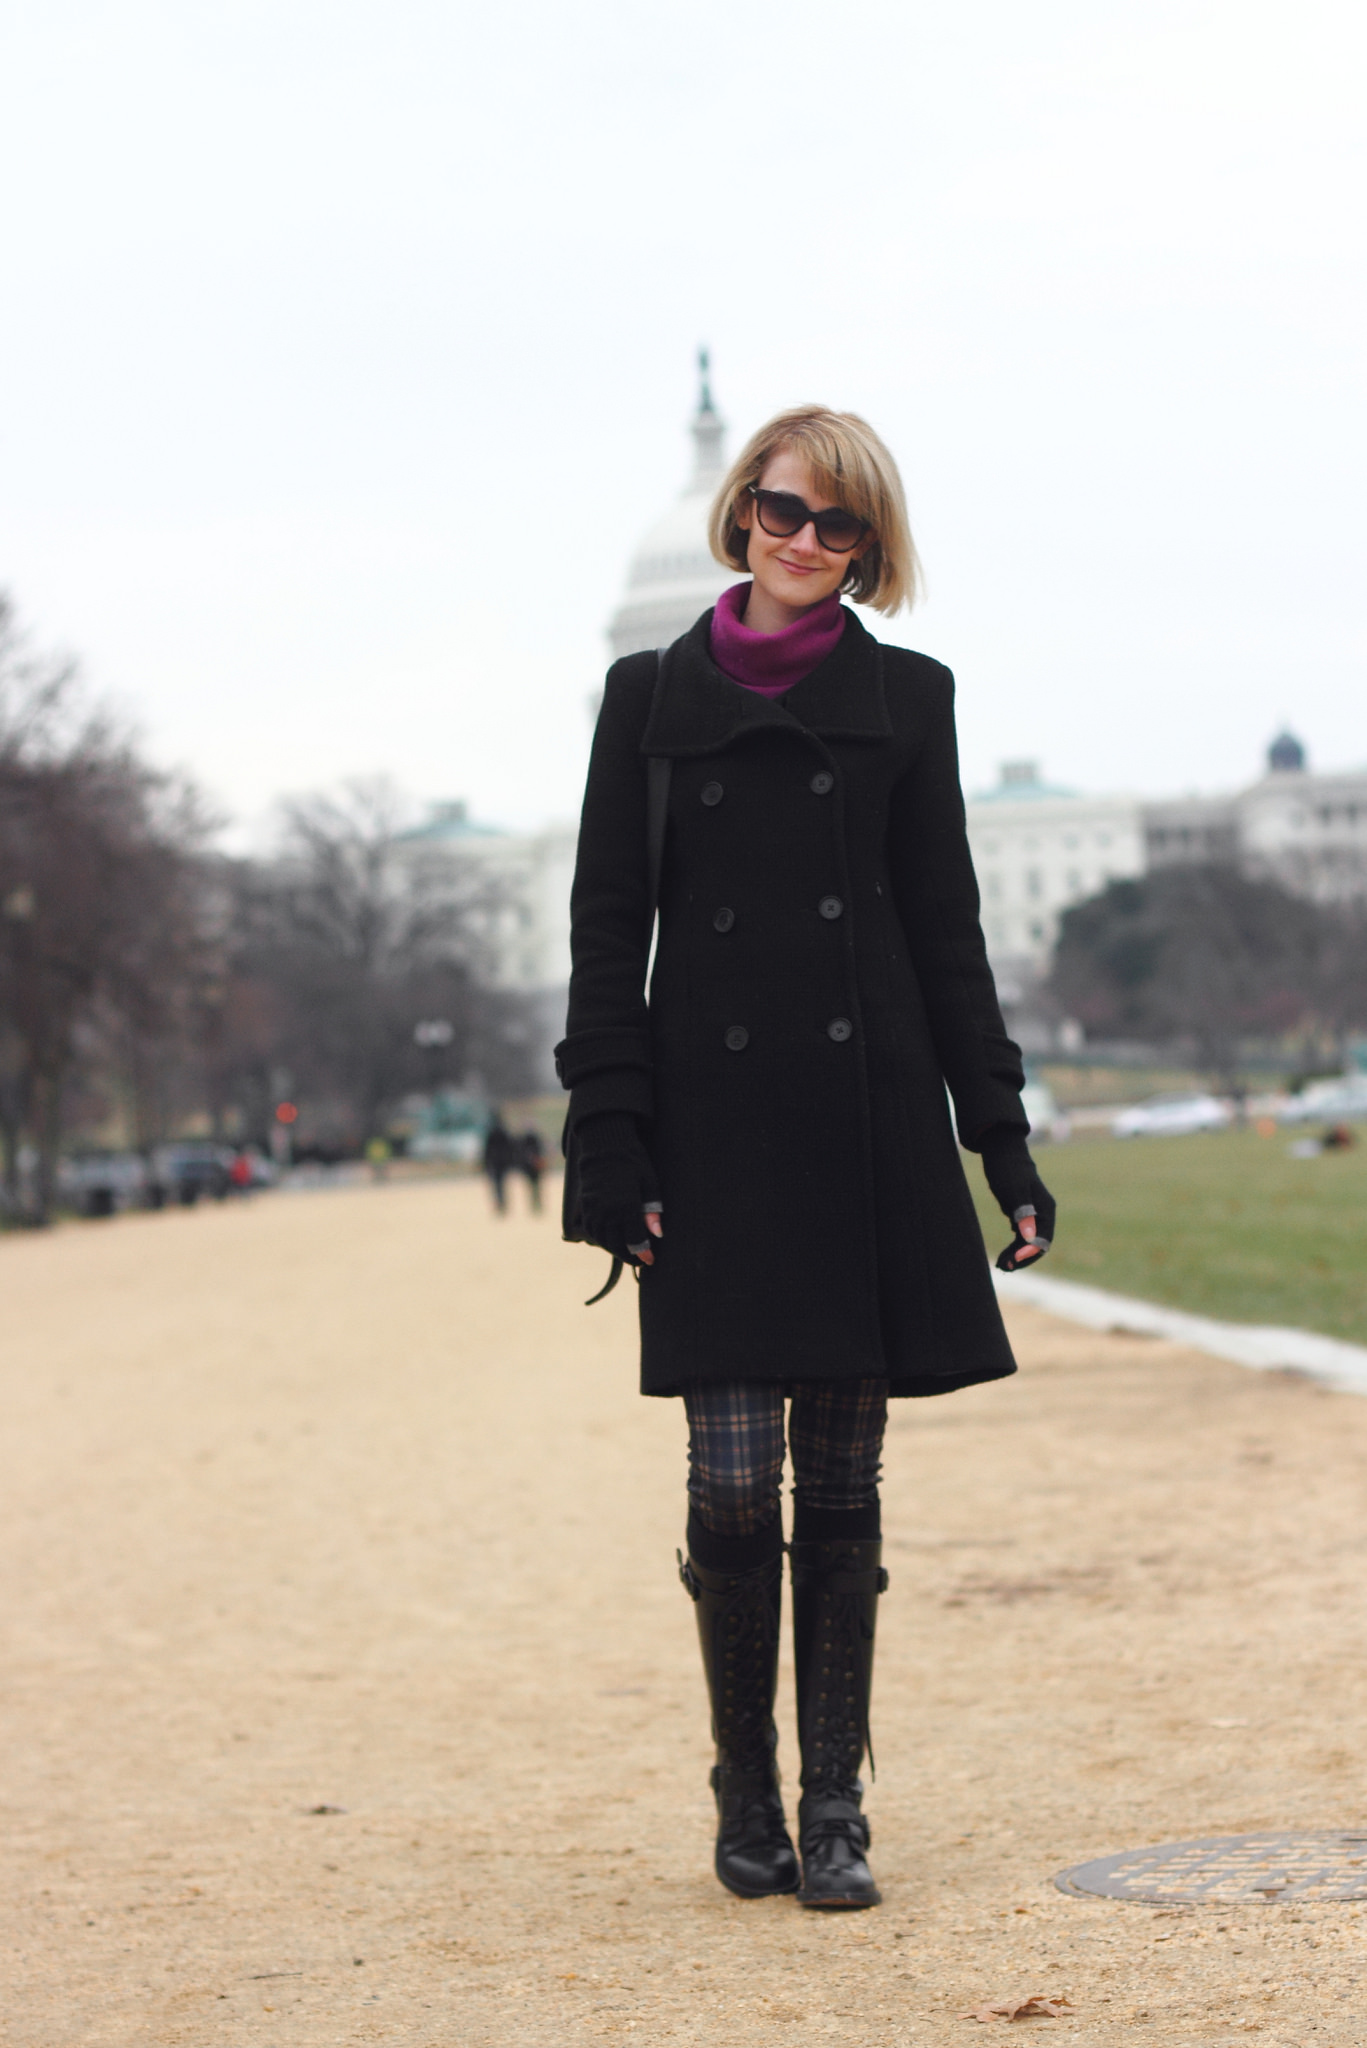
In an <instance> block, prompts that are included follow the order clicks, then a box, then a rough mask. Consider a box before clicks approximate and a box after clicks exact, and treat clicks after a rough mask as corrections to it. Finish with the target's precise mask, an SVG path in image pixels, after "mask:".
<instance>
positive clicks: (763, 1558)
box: [688, 1507, 783, 1572]
mask: <svg viewBox="0 0 1367 2048" xmlns="http://www.w3.org/2000/svg"><path fill="white" fill-rule="evenodd" d="M688 1554H689V1556H690V1557H691V1558H693V1559H694V1561H695V1562H696V1563H697V1564H700V1565H702V1567H703V1568H704V1570H705V1571H709V1572H753V1571H756V1570H758V1568H759V1566H760V1565H762V1564H768V1563H769V1562H770V1561H771V1559H773V1558H775V1557H780V1556H782V1554H783V1517H782V1515H775V1516H774V1517H773V1519H772V1521H768V1522H766V1523H765V1524H764V1526H763V1528H762V1529H756V1530H755V1532H754V1534H753V1535H751V1536H718V1535H717V1533H716V1531H715V1530H714V1529H709V1528H708V1526H707V1524H706V1522H704V1521H703V1519H702V1517H701V1516H700V1515H699V1513H698V1510H697V1509H696V1508H694V1507H690V1509H689V1510H688Z"/></svg>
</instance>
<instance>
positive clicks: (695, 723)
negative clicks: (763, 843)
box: [641, 609, 892, 755]
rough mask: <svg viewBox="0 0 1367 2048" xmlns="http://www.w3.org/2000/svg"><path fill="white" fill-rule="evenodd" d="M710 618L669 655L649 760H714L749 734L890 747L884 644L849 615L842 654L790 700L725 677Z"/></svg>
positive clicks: (646, 741) (837, 651)
mask: <svg viewBox="0 0 1367 2048" xmlns="http://www.w3.org/2000/svg"><path fill="white" fill-rule="evenodd" d="M711 624H712V614H711V612H710V611H707V612H704V613H703V615H702V617H701V618H700V619H699V620H698V621H697V623H696V625H693V626H690V628H689V630H688V631H687V633H685V634H684V636H683V638H682V639H681V640H676V641H675V642H674V645H673V646H672V647H670V648H669V649H667V650H666V653H665V656H664V660H663V661H662V662H661V664H660V673H659V676H658V678H657V679H656V683H655V692H654V695H653V697H652V699H651V704H650V715H649V717H648V718H647V719H646V726H645V731H644V733H643V734H642V736H641V752H642V753H643V754H667V755H688V754H710V753H714V752H716V750H717V749H718V748H720V747H724V746H727V745H728V744H729V743H730V742H731V741H732V740H733V739H736V738H737V737H739V735H740V734H742V733H747V732H753V731H759V730H761V729H764V728H773V727H777V728H779V729H780V730H785V731H788V732H791V731H793V730H794V729H795V728H796V730H798V731H799V732H808V733H814V734H818V735H819V736H820V737H821V738H822V739H842V740H844V739H854V740H884V739H891V737H892V722H891V720H890V719H889V717H888V708H887V703H886V701H885V699H884V696H883V658H882V652H881V649H880V648H879V644H878V642H877V641H876V640H875V639H874V637H873V635H872V634H871V633H869V632H867V631H866V630H865V628H864V627H863V626H862V625H861V624H860V622H859V620H858V619H857V618H856V617H855V615H854V613H853V612H852V611H849V610H848V609H847V610H846V612H845V631H844V634H843V636H842V638H841V641H840V644H839V646H838V647H836V648H834V649H833V650H832V652H831V653H830V654H828V655H827V656H826V659H825V660H824V661H822V662H819V663H818V664H817V666H816V667H815V668H814V669H813V670H812V672H811V674H810V675H807V676H804V677H803V678H802V681H801V682H800V683H794V685H793V687H792V689H791V690H789V691H788V693H787V695H786V696H784V697H781V698H778V697H761V696H758V695H757V694H756V692H755V691H754V690H747V689H744V688H743V687H742V686H741V684H739V683H733V682H732V680H731V678H730V676H725V675H723V674H722V672H721V670H720V669H719V668H718V667H717V664H716V663H715V662H714V661H713V659H712V655H711V652H710V644H709V633H710V628H711Z"/></svg>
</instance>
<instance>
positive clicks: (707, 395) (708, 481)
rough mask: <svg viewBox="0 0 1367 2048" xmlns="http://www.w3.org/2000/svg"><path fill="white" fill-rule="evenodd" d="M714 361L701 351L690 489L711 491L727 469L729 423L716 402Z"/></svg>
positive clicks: (699, 353)
mask: <svg viewBox="0 0 1367 2048" xmlns="http://www.w3.org/2000/svg"><path fill="white" fill-rule="evenodd" d="M711 367H712V359H711V356H710V354H709V352H708V351H707V349H705V348H700V349H699V350H698V410H697V411H696V412H695V413H694V415H693V425H692V434H693V446H694V449H695V451H696V453H695V455H694V461H693V481H692V483H691V484H690V485H689V489H690V490H693V491H710V490H711V489H712V488H713V486H714V485H715V484H717V483H719V482H720V481H721V476H722V472H723V470H724V469H725V467H726V462H725V459H724V457H723V455H722V445H721V444H722V437H723V435H724V434H725V432H726V422H725V421H724V420H723V419H722V417H721V414H720V413H719V412H718V411H717V409H716V407H715V406H714V405H713V403H712V380H711Z"/></svg>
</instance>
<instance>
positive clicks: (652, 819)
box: [584, 647, 674, 1308]
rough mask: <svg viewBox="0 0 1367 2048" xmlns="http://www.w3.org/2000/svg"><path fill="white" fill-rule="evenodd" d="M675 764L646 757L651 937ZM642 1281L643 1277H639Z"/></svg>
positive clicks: (617, 1267) (659, 654)
mask: <svg viewBox="0 0 1367 2048" xmlns="http://www.w3.org/2000/svg"><path fill="white" fill-rule="evenodd" d="M655 661H656V664H657V668H656V672H657V674H660V675H663V673H664V665H665V651H664V649H663V647H657V648H656V649H655ZM673 767H674V763H673V762H672V761H671V760H670V759H669V757H668V756H667V755H661V754H648V755H647V756H646V874H647V875H648V876H649V878H650V916H649V918H648V920H647V922H646V932H647V936H649V935H650V934H651V933H653V931H654V929H655V919H656V917H657V915H658V914H659V909H660V876H661V875H662V873H663V872H664V864H665V822H666V820H667V819H668V816H669V781H670V773H671V771H672V769H673ZM621 1277H622V1261H621V1260H620V1259H614V1260H613V1262H612V1269H611V1271H610V1272H609V1274H608V1277H607V1279H606V1280H605V1281H604V1283H603V1285H602V1286H601V1287H600V1288H599V1290H598V1292H597V1293H596V1294H591V1295H590V1296H589V1298H588V1300H587V1301H586V1302H585V1303H584V1306H585V1308H592V1307H593V1304H594V1303H595V1302H596V1301H601V1300H602V1299H603V1296H604V1295H605V1294H611V1292H612V1290H613V1288H614V1287H615V1286H616V1285H617V1282H618V1281H619V1280H620V1279H621ZM638 1277H639V1276H638Z"/></svg>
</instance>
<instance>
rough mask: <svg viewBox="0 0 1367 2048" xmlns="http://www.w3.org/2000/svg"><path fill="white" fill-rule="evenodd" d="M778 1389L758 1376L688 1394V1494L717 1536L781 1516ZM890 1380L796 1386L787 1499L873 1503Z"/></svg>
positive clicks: (748, 1532)
mask: <svg viewBox="0 0 1367 2048" xmlns="http://www.w3.org/2000/svg"><path fill="white" fill-rule="evenodd" d="M784 1391H785V1390H784V1388H783V1387H782V1386H776V1385H773V1384H770V1383H767V1382H764V1381H760V1380H738V1381H735V1382H732V1383H730V1384H728V1385H724V1386H709V1385H703V1384H701V1383H699V1384H695V1385H693V1386H690V1387H685V1389H684V1408H685V1410H686V1412H687V1415H688V1497H689V1500H690V1501H691V1503H692V1505H693V1507H694V1508H695V1509H696V1510H697V1512H698V1515H699V1517H700V1518H701V1520H702V1522H703V1524H704V1526H705V1527H706V1528H708V1529H710V1530H711V1531H712V1533H713V1534H714V1535H715V1536H752V1535H754V1533H755V1532H756V1530H758V1529H763V1528H766V1527H767V1526H768V1524H769V1523H770V1522H771V1521H772V1520H773V1518H774V1516H775V1515H776V1514H777V1513H778V1512H779V1488H780V1483H781V1481H782V1478H783V1397H784ZM887 1419H888V1383H887V1381H886V1380H843V1381H842V1380H836V1381H824V1380H815V1381H806V1382H804V1383H803V1384H801V1385H799V1386H796V1387H794V1389H793V1404H792V1412H791V1414H790V1416H789V1418H788V1445H789V1449H790V1450H791V1452H792V1456H793V1497H794V1499H796V1500H800V1501H803V1502H805V1503H806V1504H807V1505H808V1506H810V1507H817V1508H862V1507H871V1506H872V1505H873V1504H874V1503H875V1502H876V1501H877V1499H878V1475H879V1470H880V1465H881V1460H882V1455H883V1430H884V1428H885V1426H886V1424H887Z"/></svg>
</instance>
